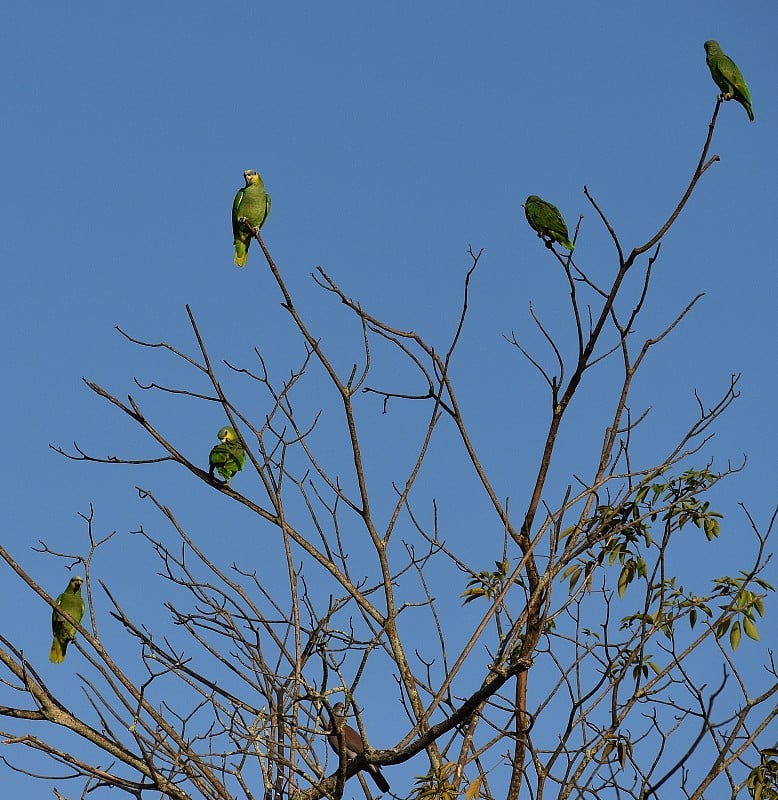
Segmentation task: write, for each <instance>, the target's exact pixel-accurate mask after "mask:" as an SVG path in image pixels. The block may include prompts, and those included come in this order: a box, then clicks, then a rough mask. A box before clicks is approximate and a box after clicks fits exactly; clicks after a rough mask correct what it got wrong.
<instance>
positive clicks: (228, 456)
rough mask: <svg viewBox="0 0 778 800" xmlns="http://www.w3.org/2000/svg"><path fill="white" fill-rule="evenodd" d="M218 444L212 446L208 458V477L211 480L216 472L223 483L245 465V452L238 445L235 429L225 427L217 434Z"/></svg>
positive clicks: (239, 444)
mask: <svg viewBox="0 0 778 800" xmlns="http://www.w3.org/2000/svg"><path fill="white" fill-rule="evenodd" d="M216 438H217V439H218V440H219V444H217V445H214V447H213V450H211V454H210V455H209V456H208V465H209V469H208V476H209V477H211V478H213V471H214V470H218V471H219V475H221V476H222V478H224V482H225V483H229V482H230V478H231V477H232V476H233V475H235V474H236V473H238V472H240V471H241V470H242V469H243V467H244V465H245V464H246V451H245V450H244V449H243V445H242V444H241V443H240V439H239V438H238V434H237V433H235V429H234V428H231V427H230V426H229V425H225V426H224V427H223V428H222V429H221V430H220V431H219V432H218V433H217V434H216Z"/></svg>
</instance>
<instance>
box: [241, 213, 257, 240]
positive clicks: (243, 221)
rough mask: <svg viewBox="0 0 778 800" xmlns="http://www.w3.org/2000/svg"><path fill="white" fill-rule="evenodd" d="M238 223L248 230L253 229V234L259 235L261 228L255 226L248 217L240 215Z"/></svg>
mask: <svg viewBox="0 0 778 800" xmlns="http://www.w3.org/2000/svg"><path fill="white" fill-rule="evenodd" d="M238 223H239V224H240V225H241V226H242V227H243V228H245V229H246V230H247V231H251V234H252V235H253V236H256V235H257V232H258V231H259V228H255V227H253V225H252V224H251V223H250V222H249V221H248V220H247V219H246V217H238Z"/></svg>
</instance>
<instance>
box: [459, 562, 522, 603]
mask: <svg viewBox="0 0 778 800" xmlns="http://www.w3.org/2000/svg"><path fill="white" fill-rule="evenodd" d="M494 565H495V567H496V569H495V570H494V572H488V571H487V570H481V572H479V573H478V574H477V575H475V576H474V577H472V578H471V579H470V580H469V581H468V582H467V589H465V591H464V592H462V594H461V597H464V598H465V602H464V603H463V605H467V604H468V603H470V602H471V601H473V600H477V599H478V598H479V597H485V598H486V599H487V600H493V599H494V598H495V597H497V595H498V594H500V592H501V591H502V590H503V587H504V585H505V579H506V578H507V577H508V570H509V569H510V562H509V561H508V560H507V559H503V560H502V561H495V562H494Z"/></svg>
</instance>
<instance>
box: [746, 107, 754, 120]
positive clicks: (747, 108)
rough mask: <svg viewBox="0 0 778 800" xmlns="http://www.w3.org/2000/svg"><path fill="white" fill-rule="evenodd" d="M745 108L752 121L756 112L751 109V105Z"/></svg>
mask: <svg viewBox="0 0 778 800" xmlns="http://www.w3.org/2000/svg"><path fill="white" fill-rule="evenodd" d="M745 108H746V113H747V114H748V118H749V119H750V120H751V122H753V121H754V112H753V111H752V110H751V106H746V107H745Z"/></svg>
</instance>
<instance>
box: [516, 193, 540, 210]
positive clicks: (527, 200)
mask: <svg viewBox="0 0 778 800" xmlns="http://www.w3.org/2000/svg"><path fill="white" fill-rule="evenodd" d="M537 200H540V198H539V197H538V196H537V195H536V194H531V195H530V196H529V197H528V198H527V199H526V200H525V201H524V202H523V203H522V204H521V207H522V208H526V207H527V206H528V205H529V204H530V203H534V202H536V201H537Z"/></svg>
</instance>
